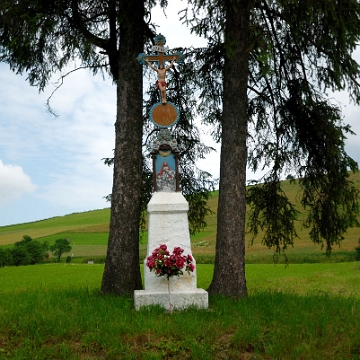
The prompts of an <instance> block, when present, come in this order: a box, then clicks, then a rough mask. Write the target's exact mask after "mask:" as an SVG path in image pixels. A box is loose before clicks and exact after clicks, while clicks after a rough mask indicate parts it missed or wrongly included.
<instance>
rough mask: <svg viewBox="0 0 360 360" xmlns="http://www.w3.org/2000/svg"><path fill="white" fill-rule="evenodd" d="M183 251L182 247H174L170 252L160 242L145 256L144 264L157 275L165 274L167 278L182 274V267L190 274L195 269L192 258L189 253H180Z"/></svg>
mask: <svg viewBox="0 0 360 360" xmlns="http://www.w3.org/2000/svg"><path fill="white" fill-rule="evenodd" d="M183 252H184V249H182V248H180V247H175V248H174V250H173V252H172V254H170V252H169V251H168V249H167V246H166V245H165V244H162V245H160V246H159V247H158V248H156V249H155V250H154V251H153V252H152V254H151V255H150V256H149V257H148V258H147V260H146V266H147V267H148V268H149V269H150V271H154V272H155V275H157V276H164V275H166V277H167V279H168V280H169V278H170V277H171V276H174V275H176V276H180V275H183V274H184V273H183V270H184V269H185V271H187V272H188V273H189V274H190V272H193V271H194V269H195V266H194V264H193V261H194V259H193V258H192V256H191V255H187V256H185V255H182V253H183Z"/></svg>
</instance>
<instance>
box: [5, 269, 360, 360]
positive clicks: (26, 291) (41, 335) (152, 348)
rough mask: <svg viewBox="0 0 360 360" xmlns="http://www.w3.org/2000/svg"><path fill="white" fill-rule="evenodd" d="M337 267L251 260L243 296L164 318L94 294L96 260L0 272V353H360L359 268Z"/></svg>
mask: <svg viewBox="0 0 360 360" xmlns="http://www.w3.org/2000/svg"><path fill="white" fill-rule="evenodd" d="M335 265H336V266H332V265H331V264H305V265H297V266H293V265H291V266H289V267H284V266H283V265H249V266H247V268H246V271H247V282H248V287H249V296H248V298H246V299H242V300H234V299H227V298H222V297H210V306H209V309H207V310H197V309H188V310H186V311H181V312H174V313H173V314H172V315H170V314H169V313H166V312H165V311H164V310H162V309H160V308H158V307H150V308H143V309H141V310H140V311H135V310H134V308H133V301H132V300H131V299H127V298H122V297H114V296H104V295H101V294H100V293H99V291H98V289H99V284H100V281H101V275H102V271H103V266H102V265H69V264H68V265H65V264H52V265H35V266H28V267H19V268H16V267H9V268H4V269H0V319H1V321H0V358H1V359H67V360H68V359H100V360H101V359H108V360H111V359H114V360H115V359H201V360H202V359H319V360H320V359H321V360H323V359H339V360H340V359H341V360H342V359H360V332H359V327H358V326H359V325H358V324H359V323H360V294H359V287H358V284H359V276H360V270H359V269H358V267H357V264H355V263H353V264H335ZM212 270H213V267H212V265H199V266H198V276H199V279H198V283H199V284H198V285H199V286H200V287H205V288H206V287H207V285H208V284H209V283H210V281H211V277H212ZM24 278H26V279H27V281H25V280H24ZM341 287H343V288H345V287H346V288H349V290H348V291H346V292H344V291H338V290H337V289H340V288H341ZM335 288H337V289H335Z"/></svg>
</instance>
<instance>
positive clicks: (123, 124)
mask: <svg viewBox="0 0 360 360" xmlns="http://www.w3.org/2000/svg"><path fill="white" fill-rule="evenodd" d="M119 13H120V16H121V19H120V37H121V42H120V45H119V59H118V61H119V69H120V71H119V73H118V81H117V119H116V123H115V153H114V178H113V190H112V199H111V220H110V232H109V243H108V250H107V256H106V263H105V270H104V274H103V280H102V287H101V291H102V292H104V293H112V294H116V295H124V296H131V297H132V296H133V292H134V290H136V289H141V288H142V283H141V274H140V267H139V219H140V193H141V173H142V153H141V143H142V67H141V66H140V65H139V64H138V63H137V61H136V59H135V58H136V56H137V55H138V54H139V53H141V52H142V51H143V40H144V37H143V33H144V29H143V26H142V24H143V16H144V0H131V1H124V0H121V1H120V11H119Z"/></svg>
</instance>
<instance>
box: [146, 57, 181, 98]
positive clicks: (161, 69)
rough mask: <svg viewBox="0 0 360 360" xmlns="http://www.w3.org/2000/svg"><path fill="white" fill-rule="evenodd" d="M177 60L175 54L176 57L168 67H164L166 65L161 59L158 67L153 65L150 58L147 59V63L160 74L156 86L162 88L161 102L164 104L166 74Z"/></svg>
mask: <svg viewBox="0 0 360 360" xmlns="http://www.w3.org/2000/svg"><path fill="white" fill-rule="evenodd" d="M175 60H176V57H175V56H174V58H173V60H172V61H171V63H170V65H169V66H168V67H166V68H164V65H163V63H162V61H159V64H160V65H159V67H158V68H156V67H155V66H152V65H151V63H150V62H149V60H145V61H146V63H147V64H148V65H149V66H150V67H151V69H153V70H154V71H156V72H157V74H158V80H156V87H157V89H159V90H160V95H161V102H162V103H163V104H166V81H165V75H166V72H167V71H168V70H169V69H170V68H171V67H172V66H173V65H174V62H175Z"/></svg>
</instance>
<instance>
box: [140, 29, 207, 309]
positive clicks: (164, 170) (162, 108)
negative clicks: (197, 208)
mask: <svg viewBox="0 0 360 360" xmlns="http://www.w3.org/2000/svg"><path fill="white" fill-rule="evenodd" d="M154 42H155V45H154V46H153V48H152V50H153V51H156V52H157V53H156V54H153V55H146V54H140V55H139V56H138V57H137V60H138V61H139V62H140V64H145V63H147V64H148V65H149V64H150V61H153V62H157V63H158V67H157V68H155V67H153V66H152V65H151V67H152V68H153V69H156V71H157V72H158V77H159V78H158V82H160V81H162V80H164V82H165V73H166V71H168V70H169V69H170V68H171V67H172V66H173V64H174V62H175V60H177V61H178V62H181V61H182V59H183V55H182V54H181V53H180V52H177V53H169V49H168V48H167V47H165V43H166V39H165V37H164V36H163V35H161V34H159V35H158V36H157V37H155V39H154ZM165 61H171V63H170V65H171V66H170V65H169V66H168V68H165V66H164V62H165ZM159 69H160V70H161V71H163V72H162V74H163V75H161V76H163V77H162V78H160V74H159ZM166 69H167V70H166ZM163 86H164V87H166V84H165V85H163ZM157 87H158V89H159V90H160V99H161V102H159V103H156V104H154V105H153V107H152V108H151V110H150V114H149V115H150V120H151V121H152V122H153V124H154V125H155V127H156V128H157V130H158V136H157V138H156V139H155V140H154V141H153V144H152V150H151V157H152V161H153V195H152V197H151V200H150V202H149V203H148V206H147V209H148V245H147V258H148V257H149V256H150V255H151V254H152V253H153V251H154V249H157V248H159V247H160V245H162V244H165V245H166V246H167V248H168V249H169V250H172V249H174V248H176V247H181V248H182V249H183V250H184V253H185V254H189V255H190V256H191V257H192V252H191V243H190V233H189V222H188V210H189V204H188V202H187V201H186V199H185V198H184V196H183V195H182V194H181V189H180V183H179V154H180V151H179V148H178V144H177V141H176V140H175V139H173V137H172V135H171V132H170V130H169V128H171V127H172V126H174V125H175V124H176V123H177V121H178V120H179V117H180V113H179V110H178V109H177V107H176V106H175V105H174V104H173V103H170V102H167V101H166V94H165V97H164V93H163V92H162V90H161V88H160V87H159V86H157ZM165 91H166V89H165ZM164 100H165V101H164ZM193 264H194V265H195V269H194V271H193V272H191V273H190V272H189V273H187V272H185V271H184V274H183V275H181V276H173V277H171V278H168V279H167V278H166V276H155V275H154V273H153V272H151V271H150V270H149V268H148V267H147V266H146V259H145V261H144V283H145V290H136V291H135V293H134V304H135V308H136V309H137V310H139V309H140V308H141V307H143V306H149V305H160V306H162V307H163V308H165V309H167V310H170V311H171V310H172V309H174V310H176V309H178V310H179V309H185V308H188V307H190V306H195V307H198V308H207V307H208V293H207V292H206V291H205V290H203V289H199V288H197V286H196V281H197V280H196V264H195V260H194V261H193ZM170 289H171V298H170Z"/></svg>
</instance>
